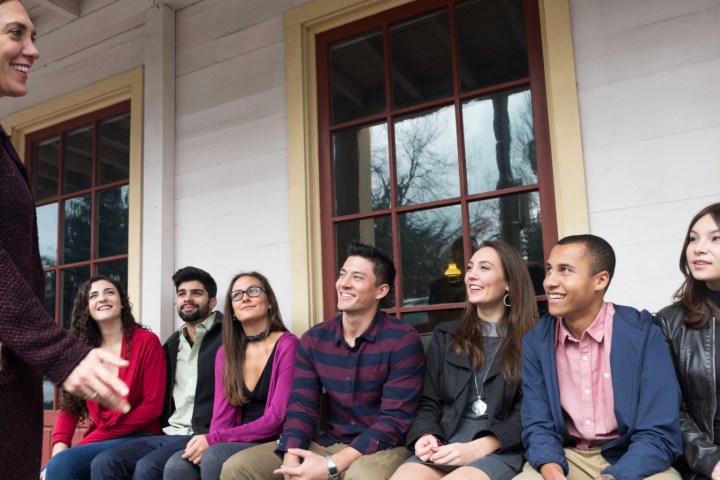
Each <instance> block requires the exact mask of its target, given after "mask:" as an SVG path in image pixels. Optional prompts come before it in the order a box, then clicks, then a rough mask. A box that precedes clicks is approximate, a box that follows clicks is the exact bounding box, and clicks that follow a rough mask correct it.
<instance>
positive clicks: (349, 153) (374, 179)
mask: <svg viewBox="0 0 720 480" xmlns="http://www.w3.org/2000/svg"><path fill="white" fill-rule="evenodd" d="M333 160H334V161H333V177H334V184H335V214H336V215H348V214H353V213H361V212H363V213H364V212H371V211H373V210H380V209H383V208H389V207H390V165H389V160H388V135H387V125H386V124H384V123H381V124H379V125H369V126H365V127H360V128H351V129H349V130H343V131H341V132H337V133H335V134H334V135H333Z"/></svg>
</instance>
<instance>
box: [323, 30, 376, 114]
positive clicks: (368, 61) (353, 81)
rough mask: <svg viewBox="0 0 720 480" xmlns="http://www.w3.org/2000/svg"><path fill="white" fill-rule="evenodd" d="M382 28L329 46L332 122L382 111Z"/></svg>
mask: <svg viewBox="0 0 720 480" xmlns="http://www.w3.org/2000/svg"><path fill="white" fill-rule="evenodd" d="M384 70H385V60H384V54H383V42H382V32H373V33H368V34H367V35H363V36H360V37H356V38H353V39H350V40H348V41H345V42H342V43H338V44H335V45H333V46H332V47H330V83H331V90H332V114H333V123H340V122H344V121H347V120H353V119H356V118H361V117H366V116H368V115H373V114H376V113H382V112H384V111H385V75H384Z"/></svg>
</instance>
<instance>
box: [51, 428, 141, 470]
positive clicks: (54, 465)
mask: <svg viewBox="0 0 720 480" xmlns="http://www.w3.org/2000/svg"><path fill="white" fill-rule="evenodd" d="M147 435H150V434H149V433H135V434H133V435H128V436H127V437H121V438H115V439H113V440H105V441H104V442H93V443H86V444H84V445H75V446H74V447H72V448H68V449H67V450H63V451H62V452H60V453H58V454H57V455H55V456H54V457H52V458H51V459H50V461H49V462H48V464H47V467H45V478H47V479H48V480H52V479H54V478H57V479H63V480H90V463H91V462H92V461H93V459H94V458H95V457H96V456H97V455H99V454H100V453H101V452H104V451H105V450H108V449H111V448H113V447H116V446H119V445H123V444H125V443H128V442H132V441H133V440H136V439H137V438H138V437H142V436H147Z"/></svg>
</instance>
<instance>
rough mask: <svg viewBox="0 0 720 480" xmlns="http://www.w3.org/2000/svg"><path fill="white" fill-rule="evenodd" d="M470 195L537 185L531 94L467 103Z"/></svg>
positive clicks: (464, 117)
mask: <svg viewBox="0 0 720 480" xmlns="http://www.w3.org/2000/svg"><path fill="white" fill-rule="evenodd" d="M463 125H464V129H465V158H466V160H465V162H466V166H467V180H468V194H470V195H472V194H474V193H484V192H490V191H493V190H498V189H501V188H509V187H515V186H518V185H528V184H533V183H537V181H538V180H537V163H536V161H535V136H534V131H533V118H532V104H531V101H530V91H528V90H524V91H521V92H516V93H511V94H505V93H502V94H498V95H493V96H491V97H484V98H476V99H473V100H469V101H467V102H464V103H463Z"/></svg>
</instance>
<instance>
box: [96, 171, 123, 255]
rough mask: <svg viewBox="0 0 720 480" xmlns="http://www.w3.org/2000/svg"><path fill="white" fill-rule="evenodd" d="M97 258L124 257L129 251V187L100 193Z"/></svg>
mask: <svg viewBox="0 0 720 480" xmlns="http://www.w3.org/2000/svg"><path fill="white" fill-rule="evenodd" d="M97 199H98V205H97V208H96V211H97V212H98V221H97V226H98V233H97V253H96V258H102V257H110V256H113V255H124V254H126V253H127V251H128V186H127V185H125V186H122V187H118V188H113V189H111V190H105V191H102V192H99V193H98V196H97Z"/></svg>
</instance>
